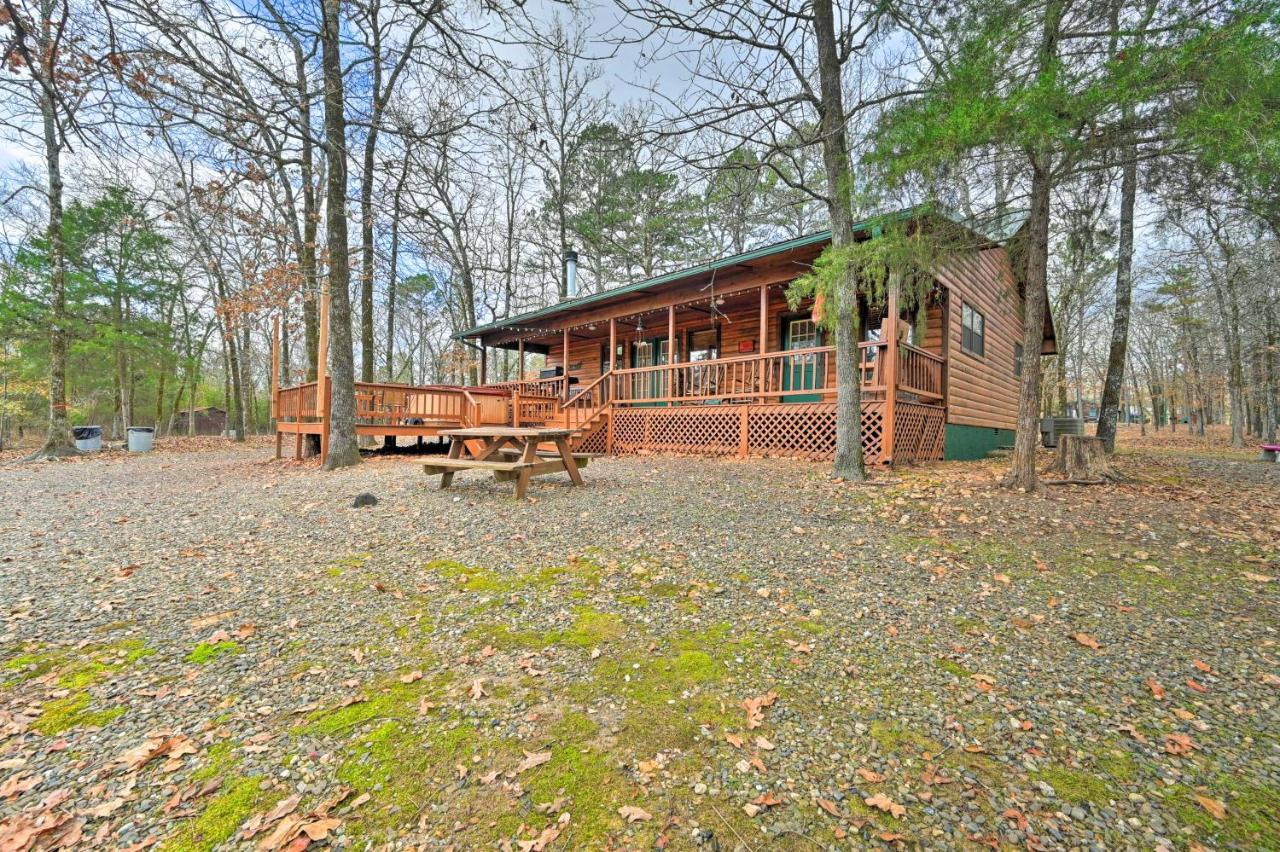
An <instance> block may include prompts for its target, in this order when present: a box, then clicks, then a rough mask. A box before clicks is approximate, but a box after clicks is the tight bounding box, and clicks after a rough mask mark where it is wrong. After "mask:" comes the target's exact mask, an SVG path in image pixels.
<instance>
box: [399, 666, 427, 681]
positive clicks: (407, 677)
mask: <svg viewBox="0 0 1280 852" xmlns="http://www.w3.org/2000/svg"><path fill="white" fill-rule="evenodd" d="M419 680H422V672H421V670H419V669H414V670H413V671H411V672H409V673H408V674H402V675H400V682H401V683H414V682H415V681H419Z"/></svg>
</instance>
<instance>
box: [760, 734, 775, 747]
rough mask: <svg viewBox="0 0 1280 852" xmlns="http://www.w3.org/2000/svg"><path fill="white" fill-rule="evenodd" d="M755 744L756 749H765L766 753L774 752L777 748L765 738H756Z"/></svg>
mask: <svg viewBox="0 0 1280 852" xmlns="http://www.w3.org/2000/svg"><path fill="white" fill-rule="evenodd" d="M755 743H756V748H758V749H763V750H764V751H773V749H774V748H775V746H774V744H773V743H771V742H769V741H768V740H766V739H765V738H764V737H759V736H758V737H756V739H755Z"/></svg>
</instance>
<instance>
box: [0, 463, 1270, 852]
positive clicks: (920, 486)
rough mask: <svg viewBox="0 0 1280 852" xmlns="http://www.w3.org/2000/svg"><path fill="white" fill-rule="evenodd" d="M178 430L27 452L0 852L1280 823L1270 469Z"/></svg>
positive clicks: (1165, 832) (13, 502)
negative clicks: (514, 463) (123, 447)
mask: <svg viewBox="0 0 1280 852" xmlns="http://www.w3.org/2000/svg"><path fill="white" fill-rule="evenodd" d="M183 449H184V445H182V444H176V445H169V446H165V445H162V446H161V448H160V450H159V451H157V452H155V453H153V454H150V455H146V456H124V455H122V454H104V455H102V456H100V457H97V458H94V459H80V460H74V461H71V462H65V463H42V464H36V465H18V464H8V465H6V466H3V467H0V493H3V494H4V495H5V499H4V512H3V513H2V517H0V560H3V562H2V563H0V568H2V569H3V570H2V571H0V600H3V602H4V614H5V615H4V622H3V624H2V625H0V818H3V819H4V822H3V823H2V824H0V848H3V849H6V850H7V849H10V848H17V849H21V848H28V846H30V845H36V846H37V848H51V847H53V846H55V845H57V844H59V843H62V844H64V845H73V844H74V843H75V842H76V841H78V842H79V843H80V844H81V845H82V846H85V847H86V848H87V847H93V848H122V847H130V846H133V847H134V848H139V847H140V846H142V845H151V844H158V845H160V846H161V847H162V848H169V849H207V848H214V847H219V846H225V847H228V848H235V847H244V848H253V847H255V846H258V845H259V844H261V845H263V846H265V847H267V848H273V847H274V848H285V847H286V846H290V844H292V846H291V848H302V847H303V846H305V845H306V844H307V843H308V842H309V843H310V844H311V846H312V847H313V848H315V847H322V846H324V845H326V844H331V845H334V846H340V847H350V848H366V847H369V846H381V845H382V844H390V845H391V846H392V847H393V848H414V847H421V848H431V849H440V848H455V849H495V848H511V849H526V850H538V849H542V848H547V849H605V848H632V849H640V848H655V847H656V848H669V849H721V850H731V849H792V848H794V849H813V848H849V847H865V846H871V845H885V844H889V845H892V844H899V845H906V846H911V847H923V848H936V849H944V848H945V849H950V848H957V847H972V848H981V847H982V846H989V847H991V848H996V849H999V848H1006V847H1010V848H1012V847H1026V848H1032V849H1036V848H1051V849H1060V848H1061V849H1067V848H1074V849H1110V848H1143V849H1151V848H1159V847H1169V848H1180V849H1182V848H1197V847H1206V848H1280V822H1278V821H1277V816H1276V815H1277V813H1280V735H1278V731H1280V707H1278V705H1277V700H1278V699H1280V690H1278V688H1277V687H1278V686H1280V659H1278V656H1280V654H1278V652H1277V648H1276V641H1277V638H1278V637H1277V627H1278V626H1280V607H1277V603H1278V598H1280V594H1277V592H1278V586H1280V581H1277V580H1276V579H1275V578H1276V576H1277V575H1280V562H1278V560H1280V551H1278V550H1277V543H1278V538H1277V527H1276V522H1275V519H1276V518H1277V517H1280V475H1277V466H1274V465H1273V466H1269V467H1268V466H1264V465H1261V464H1260V463H1256V462H1249V461H1241V460H1236V459H1231V458H1221V457H1213V456H1204V457H1201V456H1197V455H1194V454H1188V453H1182V454H1177V455H1174V456H1172V457H1162V456H1159V455H1158V454H1157V455H1153V454H1152V453H1151V452H1150V451H1148V450H1146V449H1143V450H1140V451H1135V452H1132V453H1129V454H1126V455H1124V456H1122V457H1121V458H1120V461H1119V464H1120V466H1121V469H1122V471H1123V472H1124V473H1126V474H1128V476H1129V479H1128V480H1127V482H1126V483H1125V484H1123V485H1121V486H1118V487H1107V488H1097V489H1093V488H1068V489H1064V488H1058V489H1052V490H1049V491H1047V492H1046V493H1045V494H1042V495H1034V496H1025V495H1012V494H1007V493H1004V492H1002V491H1000V490H998V489H996V488H995V487H994V480H995V476H996V473H997V468H996V466H995V463H965V464H957V463H953V464H944V465H934V466H928V467H922V468H917V469H914V470H908V471H905V472H901V473H898V474H885V475H881V476H880V477H878V478H877V480H876V482H875V484H872V485H866V486H851V485H847V484H841V483H834V482H831V481H829V480H828V479H827V478H826V477H825V475H824V473H825V471H824V469H823V467H822V466H820V465H812V464H804V463H798V462H788V461H779V460H771V461H753V462H750V463H743V462H737V461H707V460H696V459H678V458H638V459H637V458H631V459H602V460H598V461H596V462H593V463H592V464H591V465H590V467H588V468H587V469H586V470H585V471H584V476H585V478H586V480H587V487H585V488H581V489H572V488H569V487H567V482H561V481H559V480H560V479H562V478H563V477H554V478H547V479H544V480H540V481H538V482H537V484H535V485H534V486H533V487H532V488H531V494H532V496H533V497H534V499H533V500H530V501H528V502H527V503H516V502H515V501H513V500H512V499H511V498H510V491H511V487H510V484H502V485H497V484H494V483H492V482H489V481H486V480H485V479H484V478H483V477H481V476H480V475H479V474H474V473H471V474H464V475H460V476H459V477H458V479H457V481H456V483H455V487H454V488H453V489H451V490H449V491H443V492H442V491H439V490H437V489H436V488H435V487H434V478H433V479H432V480H431V481H428V480H427V479H426V478H425V477H424V476H423V475H422V474H421V471H420V468H419V467H418V465H417V464H415V463H414V462H413V461H412V460H410V459H406V458H394V459H375V460H372V461H370V462H368V463H366V464H364V465H362V466H360V467H359V468H357V469H354V470H348V471H341V472H337V473H332V474H327V473H322V472H320V471H319V470H318V468H317V467H316V466H315V465H314V463H301V464H299V463H294V462H288V461H286V462H275V461H273V460H271V459H270V452H269V450H268V449H267V447H266V445H265V444H256V445H251V446H248V447H240V448H233V447H230V446H228V445H225V444H220V443H219V442H204V443H203V444H200V445H199V446H198V447H196V448H195V450H196V451H183ZM360 492H368V493H371V494H374V495H376V496H377V497H378V499H379V502H378V504H377V505H376V506H373V507H369V508H362V509H355V508H352V506H351V503H352V498H353V497H354V496H355V495H356V494H358V493H360ZM255 829H256V831H255ZM39 844H44V845H43V846H39Z"/></svg>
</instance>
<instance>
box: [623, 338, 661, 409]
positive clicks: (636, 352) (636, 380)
mask: <svg viewBox="0 0 1280 852" xmlns="http://www.w3.org/2000/svg"><path fill="white" fill-rule="evenodd" d="M669 342H670V341H668V340H667V338H666V337H654V338H650V339H649V340H638V341H636V342H635V343H633V344H631V366H632V367H637V368H638V367H657V366H660V365H662V364H666V363H667V348H668V346H667V344H668V343H669ZM667 376H668V373H667V371H666V370H653V371H652V372H647V373H640V374H638V375H633V376H632V377H631V398H632V399H635V400H647V399H661V398H662V397H664V396H670V394H668V393H667ZM650 404H651V405H653V404H659V403H650ZM661 404H665V403H661Z"/></svg>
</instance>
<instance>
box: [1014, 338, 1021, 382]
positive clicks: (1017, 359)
mask: <svg viewBox="0 0 1280 852" xmlns="http://www.w3.org/2000/svg"><path fill="white" fill-rule="evenodd" d="M1013 374H1014V375H1015V376H1021V375H1022V344H1021V343H1015V344H1013Z"/></svg>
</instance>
